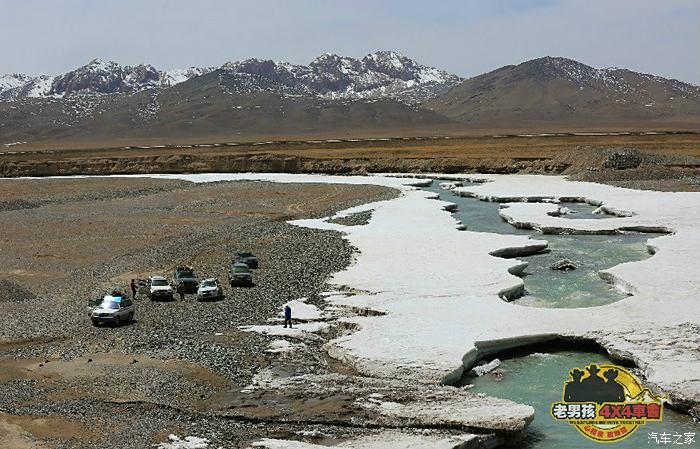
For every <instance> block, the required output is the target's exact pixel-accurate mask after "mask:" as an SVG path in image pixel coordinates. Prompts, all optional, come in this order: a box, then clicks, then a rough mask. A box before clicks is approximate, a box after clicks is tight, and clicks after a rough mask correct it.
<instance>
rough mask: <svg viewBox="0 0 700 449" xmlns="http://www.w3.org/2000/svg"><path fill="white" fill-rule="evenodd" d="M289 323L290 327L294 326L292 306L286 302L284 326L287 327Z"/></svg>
mask: <svg viewBox="0 0 700 449" xmlns="http://www.w3.org/2000/svg"><path fill="white" fill-rule="evenodd" d="M287 323H289V328H290V329H291V328H292V308H291V307H289V304H286V305H285V306H284V327H287Z"/></svg>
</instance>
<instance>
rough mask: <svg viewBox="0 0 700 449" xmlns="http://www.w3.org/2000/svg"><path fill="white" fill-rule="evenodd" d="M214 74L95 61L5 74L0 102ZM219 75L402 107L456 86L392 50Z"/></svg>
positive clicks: (256, 87)
mask: <svg viewBox="0 0 700 449" xmlns="http://www.w3.org/2000/svg"><path fill="white" fill-rule="evenodd" d="M214 70H215V69H213V68H197V67H191V68H189V69H174V70H170V71H161V70H158V69H156V68H155V67H153V66H151V65H150V64H141V65H138V66H135V67H130V66H121V65H119V64H117V63H116V62H112V61H103V60H100V59H95V60H93V61H91V62H90V63H88V64H87V65H84V66H82V67H79V68H77V69H75V70H72V71H70V72H68V73H65V74H62V75H58V76H55V77H50V76H40V77H31V76H27V75H21V74H14V75H6V76H4V77H2V78H0V100H16V99H20V98H27V97H54V98H61V97H67V96H72V95H102V94H126V93H134V92H139V91H142V90H145V89H162V88H167V87H171V86H174V85H176V84H179V83H182V82H185V81H187V80H190V79H192V78H196V77H199V76H202V75H205V74H208V73H210V72H212V71H214ZM219 70H220V71H221V77H222V79H223V78H227V79H226V80H225V84H226V85H227V87H228V89H229V90H232V91H244V92H251V91H261V92H262V91H274V92H277V93H281V94H294V95H307V96H314V97H321V98H327V99H359V98H394V99H398V100H401V101H404V102H407V103H418V102H421V101H424V100H426V99H429V98H432V97H435V96H437V95H439V94H441V93H444V92H446V91H447V90H449V89H450V88H452V87H453V86H455V85H456V84H457V83H459V82H460V81H461V78H459V77H458V76H456V75H451V74H449V73H447V72H445V71H442V70H438V69H436V68H433V67H427V66H424V65H421V64H419V63H417V62H416V61H414V60H412V59H410V58H407V57H405V56H403V55H401V54H399V53H396V52H392V51H378V52H375V53H372V54H369V55H367V56H365V57H364V58H362V59H355V58H349V57H343V56H338V55H335V54H330V53H326V54H323V55H321V56H319V57H318V58H316V59H314V60H313V61H312V62H311V63H310V64H309V65H293V64H289V63H286V62H275V61H270V60H260V59H247V60H244V61H238V62H228V63H226V64H224V65H223V66H222V67H221V68H220V69H219Z"/></svg>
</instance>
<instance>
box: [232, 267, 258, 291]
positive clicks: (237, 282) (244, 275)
mask: <svg viewBox="0 0 700 449" xmlns="http://www.w3.org/2000/svg"><path fill="white" fill-rule="evenodd" d="M228 281H229V283H230V284H231V287H251V286H252V285H253V274H252V273H251V272H250V268H249V267H248V265H246V264H244V263H234V264H233V265H231V268H230V269H229V272H228Z"/></svg>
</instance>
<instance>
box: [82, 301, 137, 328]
mask: <svg viewBox="0 0 700 449" xmlns="http://www.w3.org/2000/svg"><path fill="white" fill-rule="evenodd" d="M135 312H136V306H135V305H134V301H133V300H131V299H129V298H125V297H123V296H112V295H105V296H104V297H103V298H102V301H101V302H100V303H99V304H97V306H95V308H93V309H92V312H90V319H91V320H92V324H93V325H94V326H97V325H99V324H100V323H110V324H112V325H114V326H121V325H122V324H123V323H131V322H132V321H133V320H134V313H135Z"/></svg>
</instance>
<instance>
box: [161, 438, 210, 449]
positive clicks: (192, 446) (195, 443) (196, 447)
mask: <svg viewBox="0 0 700 449" xmlns="http://www.w3.org/2000/svg"><path fill="white" fill-rule="evenodd" d="M168 440H169V441H168V442H166V443H160V444H158V445H155V447H157V448H158V449H207V448H208V447H209V440H207V439H206V438H199V437H185V438H184V439H180V437H178V436H177V435H169V436H168Z"/></svg>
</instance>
